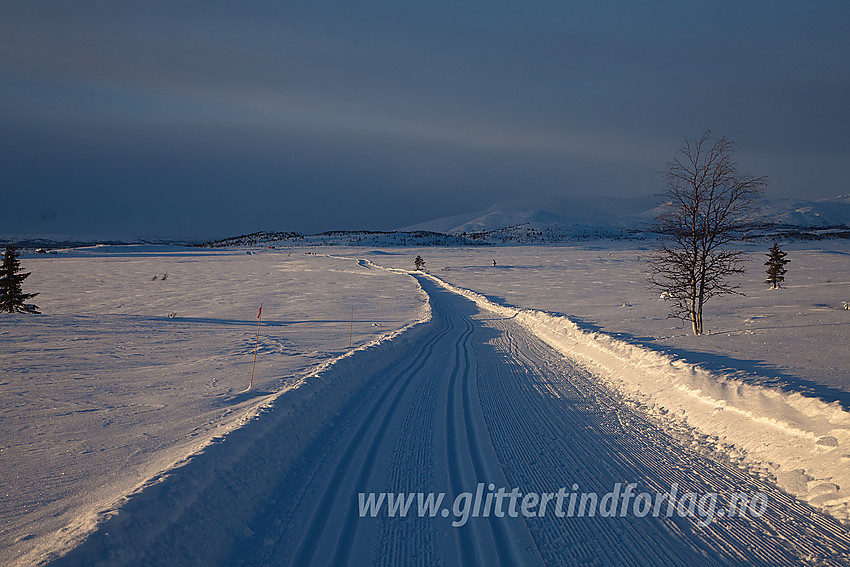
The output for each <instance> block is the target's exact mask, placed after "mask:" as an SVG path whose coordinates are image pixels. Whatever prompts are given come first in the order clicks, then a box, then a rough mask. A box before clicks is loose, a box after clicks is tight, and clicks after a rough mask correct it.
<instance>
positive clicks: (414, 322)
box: [0, 243, 850, 565]
mask: <svg viewBox="0 0 850 567" xmlns="http://www.w3.org/2000/svg"><path fill="white" fill-rule="evenodd" d="M787 249H788V251H789V259H791V261H792V263H791V264H790V265H789V273H788V275H787V287H785V288H784V289H782V290H776V291H767V290H765V289H764V286H762V285H761V284H760V281H761V280H762V279H763V276H762V275H761V273H762V270H761V266H760V264H761V262H762V261H763V259H762V258H760V257H755V258H754V260H753V262H752V266H750V268H751V270H750V273H749V274H748V275H747V278H746V279H745V281H744V284H745V286H744V287H745V288H746V289H745V290H746V291H747V293H748V295H747V296H746V297H736V298H727V299H717V300H715V304H716V307H715V308H713V309H712V308H711V304H710V306H709V310H708V311H707V313H706V317H707V321H708V327H710V328H711V329H712V332H711V334H709V335H707V336H703V337H696V338H694V337H690V336H689V335H687V333H686V332H685V330H684V329H683V327H682V326H681V325H677V324H676V323H674V322H671V321H670V320H667V319H666V318H665V315H666V312H665V310H664V302H663V301H662V300H660V299H659V298H658V296H657V294H655V293H652V292H649V291H648V290H647V289H646V287H645V286H644V285H643V283H642V266H643V260H642V259H641V258H642V257H645V251H644V250H637V249H635V248H627V247H624V246H622V245H614V244H607V245H606V244H601V243H600V245H598V246H593V247H580V246H571V247H540V248H534V247H503V248H491V249H481V248H469V249H434V248H428V249H407V250H404V249H401V250H400V249H393V250H364V249H362V248H359V249H358V248H353V249H332V250H323V252H331V253H332V254H333V255H332V256H319V255H316V254H315V253H314V252H312V251H311V250H310V249H298V248H292V249H284V250H277V249H276V250H269V249H261V248H252V249H240V250H221V251H216V252H209V251H202V252H199V251H197V250H188V249H186V250H182V249H180V250H176V249H171V248H167V249H157V250H152V249H146V248H144V247H140V248H136V249H133V248H127V247H99V248H92V249H88V250H78V251H74V252H68V253H63V254H58V255H55V256H54V255H51V256H50V257H35V256H28V257H24V258H23V259H22V263H23V265H24V267H25V268H26V269H27V270H31V271H32V272H33V275H32V276H31V277H30V278H29V279H28V280H27V284H28V288H27V291H39V292H41V295H39V296H38V297H37V298H35V302H36V303H37V304H38V305H39V307H40V308H41V309H42V311H43V312H44V313H45V315H43V316H29V317H25V316H20V315H16V316H5V315H4V316H0V336H2V339H3V343H2V351H0V352H2V355H3V359H4V362H3V367H4V372H5V374H4V376H3V379H2V382H0V387H2V394H3V399H4V405H3V408H2V422H3V428H2V429H0V436H2V437H0V456H2V465H3V472H4V475H3V477H2V480H0V483H3V486H2V488H3V491H2V494H3V495H4V500H3V507H2V509H0V514H2V517H3V520H4V522H3V526H4V527H3V531H2V532H0V554H2V555H0V561H3V562H7V563H11V562H18V563H21V564H30V563H38V562H40V561H42V560H45V559H48V558H56V557H58V556H63V557H61V558H59V559H58V560H57V561H56V563H57V564H58V565H98V564H102V565H114V564H175V565H176V564H187V563H195V564H222V565H223V564H236V563H241V564H246V565H265V564H315V565H327V564H335V565H343V564H378V563H386V564H389V563H392V562H404V561H412V560H414V559H416V560H419V561H424V562H427V563H444V564H475V563H477V564H498V563H501V564H517V563H524V564H536V563H548V564H576V563H590V562H592V561H594V560H595V561H599V562H601V563H603V564H607V563H623V564H670V565H679V564H763V565H778V564H800V563H803V564H812V565H814V564H842V563H845V562H846V561H848V559H850V534H848V531H847V528H846V526H845V525H842V524H841V523H839V522H837V521H836V520H835V519H834V518H837V519H839V520H846V519H847V517H848V501H850V498H848V487H850V478H848V473H847V472H846V471H847V469H850V467H848V466H847V465H848V464H850V420H848V406H850V404H848V391H850V388H848V380H847V358H846V354H845V348H844V345H846V344H847V338H848V337H847V334H848V324H850V310H845V309H843V308H842V302H843V301H844V300H845V299H843V297H844V295H843V294H845V293H846V291H847V290H848V282H850V262H848V258H850V256H849V255H848V247H847V245H846V244H842V243H832V244H831V245H830V246H826V247H824V246H820V245H818V247H811V246H809V247H805V246H800V245H798V246H793V247H787ZM765 251H766V250H765ZM305 252H306V253H305ZM754 252H757V253H760V252H761V250H760V249H756V248H754ZM417 253H419V254H422V256H423V258H424V259H425V260H426V262H427V267H428V269H429V271H430V272H431V273H432V275H426V274H421V273H415V274H410V273H409V272H407V270H409V269H410V268H411V267H412V263H413V258H414V257H415V256H416V254H417ZM493 260H495V261H496V265H495V266H494V265H493ZM166 274H167V277H163V276H165V275H166ZM411 275H412V276H413V277H411ZM435 276H436V277H435ZM482 294H484V295H482ZM260 302H262V303H263V305H264V306H263V321H264V323H263V324H262V326H261V328H260V331H261V332H260V341H259V355H258V362H257V373H256V375H255V377H254V386H253V388H252V389H250V390H247V389H246V386H247V380H248V379H249V377H250V371H251V361H252V359H253V352H254V351H253V348H254V340H255V338H256V332H257V319H256V309H257V307H258V306H259V303H260ZM352 307H354V312H353V315H352V311H351V308H352ZM349 341H351V342H350V346H349ZM789 349H790V350H791V351H793V352H794V353H795V354H796V356H790V355H788V356H786V355H785V353H786V351H787V350H789ZM7 361H8V362H7ZM163 473H166V474H163ZM488 482H492V483H494V484H495V485H498V486H506V487H511V486H515V487H522V489H523V490H525V491H537V492H546V491H553V490H557V489H558V488H559V487H561V486H564V487H570V486H571V485H573V484H576V485H580V489H581V490H592V491H598V492H599V493H604V492H605V491H608V490H611V488H612V486H613V485H614V484H615V483H618V482H620V483H628V482H634V483H636V485H637V487H638V488H639V489H641V490H646V491H649V492H664V491H667V490H670V488H671V486H672V485H674V484H675V485H676V486H681V487H682V488H683V489H685V490H691V491H693V492H695V493H708V492H716V493H720V494H721V499H722V498H725V496H723V495H728V494H730V493H736V492H741V493H747V494H753V493H763V494H765V495H766V496H767V498H768V501H769V506H768V509H767V512H766V513H765V514H764V515H762V516H761V517H758V518H736V519H724V520H719V519H718V520H717V521H713V522H710V523H708V524H704V523H701V522H699V521H698V518H664V517H661V518H650V517H646V518H636V517H618V518H600V517H585V518H572V519H569V521H564V520H561V519H557V518H551V517H549V518H542V517H540V518H527V519H526V518H519V519H516V518H488V519H484V518H477V519H475V521H470V523H469V525H467V526H466V527H461V528H456V527H452V524H451V520H452V518H450V517H445V516H443V517H437V518H409V519H406V520H403V519H400V518H390V517H385V516H384V517H377V518H358V517H357V516H356V507H355V506H356V501H357V495H358V494H359V493H363V492H396V493H398V492H418V491H435V492H439V491H445V492H447V493H450V494H457V493H459V492H462V491H474V490H475V489H476V486H477V485H478V483H488ZM777 487H778V488H777ZM509 489H510V488H509ZM789 493H790V494H792V495H795V496H796V497H797V498H799V500H796V499H795V498H793V497H789V496H788V494H789ZM803 502H806V503H807V504H806V503H803ZM809 505H811V506H812V507H809ZM817 510H821V511H824V512H827V513H828V514H829V515H822V513H821V512H818V511H817ZM92 530H94V531H92ZM85 536H88V537H87V538H86V539H85V540H84V541H83V538H84V537H85ZM81 541H82V543H81Z"/></svg>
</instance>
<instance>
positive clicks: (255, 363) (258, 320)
mask: <svg viewBox="0 0 850 567" xmlns="http://www.w3.org/2000/svg"><path fill="white" fill-rule="evenodd" d="M262 316H263V304H262V303H260V310H259V311H257V342H256V343H254V364H253V365H251V382H249V383H248V389H249V390H250V389H251V386H253V385H254V368H256V366H257V347H259V346H260V321H262Z"/></svg>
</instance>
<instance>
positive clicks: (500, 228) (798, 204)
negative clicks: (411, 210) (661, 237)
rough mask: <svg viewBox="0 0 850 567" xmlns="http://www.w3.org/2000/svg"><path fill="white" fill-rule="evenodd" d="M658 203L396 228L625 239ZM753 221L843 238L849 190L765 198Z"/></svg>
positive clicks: (589, 202) (494, 238)
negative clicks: (824, 196) (804, 196)
mask: <svg viewBox="0 0 850 567" xmlns="http://www.w3.org/2000/svg"><path fill="white" fill-rule="evenodd" d="M658 207H659V205H658V202H657V200H656V199H654V198H651V197H646V198H638V199H626V198H613V197H577V198H571V199H563V200H554V199H549V200H542V199H509V200H505V201H499V202H498V203H496V204H494V205H493V206H491V207H490V208H488V209H486V210H483V211H479V212H475V213H470V214H466V215H458V216H451V217H444V218H438V219H434V220H431V221H427V222H424V223H419V224H416V225H412V226H408V227H405V228H403V229H401V230H431V231H438V232H444V233H447V234H455V235H459V236H464V237H467V238H471V239H473V240H476V241H486V242H489V243H498V242H508V241H514V242H552V241H563V240H587V239H593V238H631V237H635V236H638V237H639V236H641V235H645V234H646V233H647V232H649V231H650V230H651V226H652V222H653V219H654V218H655V216H656V212H657V210H658ZM758 224H759V228H760V230H759V234H763V235H774V234H778V235H788V236H798V237H803V238H818V237H823V236H845V237H846V236H848V235H850V195H839V196H838V197H834V198H831V199H817V200H807V199H774V200H767V201H765V203H764V204H763V205H762V206H761V207H760V214H759V219H758Z"/></svg>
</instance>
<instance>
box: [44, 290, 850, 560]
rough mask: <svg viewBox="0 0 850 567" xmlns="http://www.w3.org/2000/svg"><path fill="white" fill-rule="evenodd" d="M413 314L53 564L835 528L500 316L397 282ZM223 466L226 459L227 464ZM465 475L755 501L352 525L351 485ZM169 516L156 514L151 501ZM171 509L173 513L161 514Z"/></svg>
mask: <svg viewBox="0 0 850 567" xmlns="http://www.w3.org/2000/svg"><path fill="white" fill-rule="evenodd" d="M414 277H416V278H417V280H418V281H419V283H420V285H421V286H422V288H423V289H424V290H425V292H426V293H427V294H428V295H429V297H430V301H431V309H432V319H431V321H430V322H428V323H425V324H422V325H419V326H417V327H416V328H414V329H412V330H410V331H409V332H407V333H405V334H404V335H402V336H400V337H398V338H397V339H395V340H394V341H392V342H391V343H388V344H385V345H382V346H380V347H377V348H374V349H368V350H365V351H363V352H359V353H356V354H355V355H353V356H350V357H348V358H347V359H345V360H344V361H342V362H341V363H340V364H337V365H335V366H334V367H332V368H330V369H329V370H328V371H327V372H326V373H324V374H323V375H322V376H321V377H320V380H318V382H317V384H319V385H316V386H313V385H310V384H305V386H304V387H303V388H302V389H303V391H301V392H293V393H292V395H291V396H290V397H287V396H289V394H288V395H287V396H284V397H282V398H281V399H280V402H279V403H277V404H276V405H275V407H273V408H272V409H271V410H270V411H269V412H268V413H267V414H265V415H263V416H262V418H261V419H259V420H257V421H256V422H253V423H251V424H248V425H247V426H246V427H245V428H243V430H240V431H239V432H237V434H235V435H232V436H230V437H228V438H227V439H225V440H224V441H223V442H221V443H219V444H218V445H215V446H213V447H211V448H210V450H209V451H208V452H206V453H205V454H204V455H201V456H200V457H199V458H197V459H195V460H193V462H190V463H189V464H187V465H186V466H184V467H183V468H181V469H178V470H177V471H175V472H174V473H173V474H172V475H171V476H170V477H169V478H166V479H165V480H164V481H163V482H161V483H160V484H157V485H154V486H151V487H150V488H149V489H147V490H146V491H144V492H142V493H141V494H139V495H138V496H137V497H136V498H135V499H134V500H133V501H132V502H131V503H130V504H131V505H130V506H127V507H126V509H124V510H122V511H121V512H120V513H119V514H118V515H117V516H115V517H114V518H113V519H111V520H109V521H107V522H105V523H104V524H103V525H102V526H101V528H100V529H99V530H98V531H97V532H96V533H95V534H94V535H93V536H92V537H91V538H89V540H88V541H86V542H84V543H83V544H82V545H81V546H79V547H78V548H76V549H75V550H73V551H72V552H71V553H69V554H68V555H67V556H65V557H64V558H60V559H59V560H58V561H56V562H55V564H57V565H121V564H166V565H215V564H218V565H251V566H257V565H298V566H300V565H373V564H383V565H391V564H392V565H398V564H405V565H407V564H423V565H440V564H442V565H539V564H547V565H577V564H587V565H593V564H598V565H799V564H812V565H829V564H835V565H840V564H847V562H848V561H850V532H848V530H847V528H846V527H845V526H843V525H842V524H840V523H838V522H837V521H835V520H834V519H832V518H830V517H828V516H824V515H822V514H820V513H818V512H816V511H814V510H813V509H812V508H810V507H809V506H807V505H805V504H801V503H799V502H798V501H796V500H794V499H793V498H790V497H789V496H787V495H785V494H784V493H782V492H780V491H778V490H777V489H775V488H773V487H772V486H771V485H769V484H767V483H765V482H764V481H762V480H760V479H758V478H755V477H753V476H751V475H750V474H749V473H747V472H746V471H744V470H742V469H740V468H739V467H737V466H736V465H734V464H732V463H729V462H725V461H724V460H723V459H722V458H719V457H718V458H712V457H710V456H706V455H705V454H704V453H702V452H700V451H698V450H697V449H696V448H694V447H692V446H691V445H690V444H689V442H687V441H686V440H683V439H682V438H680V437H677V436H675V435H674V434H673V433H671V432H669V431H666V430H664V429H662V428H660V427H659V426H657V425H656V424H654V423H653V422H652V421H651V420H650V419H648V418H646V417H645V416H644V415H643V414H641V412H640V411H639V410H637V409H635V408H634V407H633V406H631V405H629V404H627V403H625V402H623V401H622V400H621V399H620V398H618V397H617V396H615V395H612V394H611V393H610V392H609V391H607V390H606V389H605V388H604V387H603V386H601V385H600V384H599V382H598V381H597V380H594V377H593V376H592V375H590V374H589V373H588V372H587V371H585V370H584V369H582V368H581V367H580V366H578V365H575V364H573V363H571V362H570V361H569V360H566V359H565V358H564V357H563V356H561V355H560V354H558V353H556V352H554V351H553V350H552V349H551V348H550V347H548V346H547V345H545V344H544V343H543V342H542V341H540V340H539V339H538V338H536V337H535V336H533V335H531V334H530V333H529V332H528V331H527V330H524V329H523V328H522V327H521V326H519V325H518V324H516V323H515V322H514V321H512V320H510V319H505V318H503V317H500V316H498V315H494V314H493V313H490V312H486V311H479V309H478V308H477V307H476V306H475V305H474V304H473V303H472V302H471V301H469V300H467V299H465V298H463V297H461V296H459V295H457V294H455V293H452V292H450V291H448V290H446V289H444V288H442V287H441V286H439V285H437V284H436V283H435V282H434V281H432V280H431V279H430V278H429V277H427V276H424V275H415V276H414ZM237 456H238V457H237ZM479 483H485V485H489V484H490V483H492V484H493V485H494V486H495V487H497V488H498V487H506V488H507V489H508V490H510V489H511V488H513V487H517V488H519V489H520V490H521V491H522V492H524V493H525V492H538V493H543V492H555V491H557V490H558V488H560V487H566V488H567V489H570V488H571V487H572V486H573V485H577V486H578V487H579V490H580V491H583V492H597V493H599V494H600V496H601V495H602V494H604V493H606V492H608V491H610V490H611V489H612V487H613V486H614V484H615V483H622V484H623V485H625V484H628V483H636V484H637V487H638V490H637V491H640V492H648V493H656V492H666V491H669V490H670V489H671V486H672V485H673V484H676V485H678V487H679V491H680V493H684V492H695V493H697V494H703V493H719V494H720V498H719V501H720V502H721V503H722V502H723V495H724V494H732V493H746V494H750V495H753V494H756V493H764V494H766V495H767V501H768V509H767V511H766V513H765V514H764V515H763V516H761V517H760V518H755V517H744V518H718V519H716V520H715V521H714V522H712V523H710V524H709V525H707V526H700V525H699V524H698V522H699V521H700V518H680V517H678V516H674V517H670V518H668V517H660V518H652V517H635V516H632V515H627V516H626V517H619V516H618V517H601V516H599V515H596V516H593V517H587V516H585V517H572V518H558V517H556V516H555V515H554V513H551V512H550V513H549V514H547V515H546V517H543V518H523V517H521V516H520V517H518V518H512V517H508V516H505V517H502V518H497V517H495V516H491V517H489V518H483V517H481V518H469V520H468V522H467V523H466V525H464V526H462V527H453V526H452V525H451V523H452V519H453V518H452V517H442V516H441V515H437V516H436V517H416V514H415V508H416V506H415V505H414V506H413V507H412V510H411V512H413V513H412V514H409V515H408V516H407V517H404V518H401V517H388V516H387V514H386V513H385V512H386V507H384V508H383V510H382V512H384V513H381V514H378V516H377V517H374V518H373V517H365V518H361V517H359V512H358V494H359V493H413V492H426V493H431V492H433V493H439V492H446V493H448V494H447V497H446V502H443V504H442V506H443V507H449V508H450V507H451V500H452V499H453V498H454V496H455V495H456V494H458V493H461V492H475V490H476V487H477V486H478V484H479ZM169 508H171V512H170V513H169V514H167V515H163V513H162V512H163V510H169ZM174 508H176V509H177V510H174Z"/></svg>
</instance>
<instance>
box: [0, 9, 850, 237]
mask: <svg viewBox="0 0 850 567" xmlns="http://www.w3.org/2000/svg"><path fill="white" fill-rule="evenodd" d="M618 4H619V5H618ZM848 29H850V2H848V1H847V0H816V1H813V2H800V1H793V2H783V1H777V0H771V1H765V2H756V1H747V2H740V1H739V0H736V1H734V2H722V1H713V2H699V3H697V2H682V1H680V0H678V1H663V2H662V1H645V2H621V3H614V2H600V1H599V0H593V1H590V2H576V1H569V0H556V1H546V2H543V1H530V2H529V1H523V2H520V1H516V2H514V1H500V0H488V1H487V2H447V1H442V0H430V1H428V2H415V3H414V2H405V1H399V0H388V1H380V0H363V1H355V0H347V1H345V2H333V3H331V2H322V1H320V0H312V1H308V2H301V1H292V0H268V1H240V2H221V1H216V0H204V1H197V2H178V1H174V0H169V1H158V0H144V1H138V2H136V1H122V2H117V1H114V0H107V1H103V2H97V1H80V0H75V1H73V2H71V1H64V0H63V1H53V2H40V1H34V0H14V1H9V0H0V197H2V199H1V200H0V202H2V209H3V211H4V214H3V215H2V220H0V234H16V233H17V234H23V233H29V234H44V233H57V234H69V235H114V236H122V237H138V236H144V237H157V236H159V237H189V238H210V237H219V236H228V235H233V234H239V233H245V232H253V231H256V230H294V231H302V232H318V231H323V230H328V229H355V228H370V229H391V228H397V227H400V226H404V225H408V224H413V223H416V222H421V221H425V220H429V219H431V218H434V217H439V216H447V215H452V214H459V213H467V212H472V211H475V210H481V209H485V208H487V207H488V206H490V205H491V204H492V203H494V202H496V201H499V200H501V199H504V198H507V197H512V196H517V195H522V196H539V197H568V196H570V195H588V194H598V195H610V196H630V195H633V196H643V195H649V194H653V193H656V192H657V191H658V190H659V189H660V188H661V180H660V176H659V174H658V172H659V171H660V170H661V169H662V168H663V167H664V163H665V161H667V160H668V159H670V158H671V157H672V156H673V154H674V152H675V150H676V149H677V148H678V147H679V146H680V145H681V144H682V141H683V140H684V138H685V137H695V136H699V135H700V134H701V133H702V132H703V131H704V130H706V129H711V130H712V131H713V132H714V134H716V135H725V136H727V137H729V138H730V139H732V140H735V142H736V149H737V152H736V159H737V161H738V162H739V164H740V166H741V168H742V169H743V170H744V171H746V172H749V173H752V174H754V175H767V176H768V177H769V180H770V186H769V188H768V196H769V197H818V198H820V197H832V196H835V195H838V194H842V193H848V192H850V183H848V179H850V135H848V130H850V109H848V107H850V34H848V31H847V30H848ZM12 211H14V212H12Z"/></svg>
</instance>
